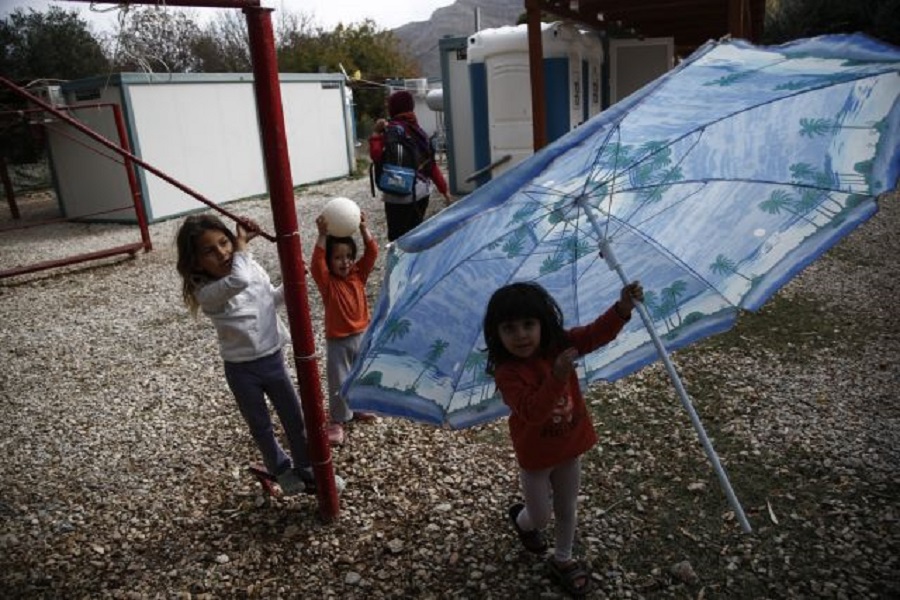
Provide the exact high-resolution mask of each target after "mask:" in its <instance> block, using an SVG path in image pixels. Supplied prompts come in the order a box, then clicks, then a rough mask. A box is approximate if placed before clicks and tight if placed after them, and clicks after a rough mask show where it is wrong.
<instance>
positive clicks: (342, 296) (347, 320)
mask: <svg viewBox="0 0 900 600" xmlns="http://www.w3.org/2000/svg"><path fill="white" fill-rule="evenodd" d="M363 243H364V244H365V250H364V251H363V255H362V258H360V259H359V260H358V261H356V264H355V265H353V268H351V269H350V275H348V276H347V278H346V279H341V278H339V277H332V275H331V272H330V271H329V270H328V265H327V263H326V261H325V249H324V248H321V247H319V245H318V244H317V245H316V247H315V249H314V250H313V256H312V265H311V267H310V271H311V273H312V277H313V279H314V280H315V282H316V287H318V288H319V293H320V294H321V295H322V304H324V305H325V337H326V339H335V338H345V337H348V336H351V335H354V334H357V333H361V332H363V331H365V329H366V327H368V326H369V303H368V301H367V300H366V280H368V278H369V274H370V273H371V272H372V269H373V268H374V267H375V259H376V258H378V243H377V242H376V241H375V240H374V239H373V238H372V237H369V239H368V241H364V242H363Z"/></svg>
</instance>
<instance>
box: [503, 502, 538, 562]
mask: <svg viewBox="0 0 900 600" xmlns="http://www.w3.org/2000/svg"><path fill="white" fill-rule="evenodd" d="M524 509H525V505H524V504H522V503H521V502H520V503H519V504H513V505H512V506H510V507H509V520H510V521H512V525H513V528H514V529H515V530H516V533H517V534H519V540H520V541H521V542H522V545H523V546H525V549H526V550H528V551H529V552H534V553H535V554H543V553H544V552H546V551H547V542H545V541H544V536H542V535H541V532H540V531H538V530H536V529H534V530H532V531H525V530H524V529H522V528H521V527H519V524H518V523H517V522H516V519H517V517H518V516H519V513H520V512H522V511H523V510H524Z"/></svg>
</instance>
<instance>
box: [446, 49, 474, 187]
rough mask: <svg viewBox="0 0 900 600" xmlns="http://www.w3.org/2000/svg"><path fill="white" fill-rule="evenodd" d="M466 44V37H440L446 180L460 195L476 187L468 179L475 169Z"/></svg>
mask: <svg viewBox="0 0 900 600" xmlns="http://www.w3.org/2000/svg"><path fill="white" fill-rule="evenodd" d="M467 45H468V39H467V38H465V37H452V38H442V39H441V40H440V51H441V80H442V82H443V93H442V96H443V101H444V127H445V128H446V134H447V174H448V175H449V181H448V182H447V183H448V184H449V185H450V192H451V193H453V194H454V195H457V196H459V195H462V194H468V193H469V192H472V191H474V190H475V183H474V182H473V181H466V180H467V179H468V178H469V177H470V176H471V175H472V174H473V173H474V172H475V139H474V125H473V122H472V93H471V85H470V82H469V67H468V60H467V58H466V57H467V51H466V47H467Z"/></svg>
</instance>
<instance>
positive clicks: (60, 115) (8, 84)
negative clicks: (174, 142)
mask: <svg viewBox="0 0 900 600" xmlns="http://www.w3.org/2000/svg"><path fill="white" fill-rule="evenodd" d="M0 85H3V86H4V87H6V88H8V89H10V90H11V91H12V92H13V93H15V94H18V95H19V96H22V97H23V98H25V99H26V100H28V101H30V102H33V103H34V104H36V105H38V106H40V107H41V108H43V109H44V110H45V111H48V112H50V113H53V114H54V115H56V116H57V117H58V118H59V119H60V120H62V121H65V122H66V123H68V124H69V125H71V126H72V127H74V128H75V129H77V130H79V131H81V132H82V133H84V134H85V135H87V136H88V137H90V138H92V139H94V140H96V141H98V142H100V143H101V144H103V145H104V146H106V147H107V148H109V149H110V150H113V151H114V152H117V153H119V154H121V155H122V156H124V157H125V158H127V159H130V160H131V161H132V162H134V163H136V164H139V165H141V166H142V167H143V168H144V169H146V170H147V171H150V172H151V173H153V174H154V175H156V176H157V177H159V178H160V179H162V180H163V181H165V182H167V183H169V184H171V185H173V186H175V187H177V188H178V189H179V190H181V191H182V192H184V193H186V194H188V195H189V196H192V197H194V198H195V199H197V200H199V201H200V202H202V203H203V204H206V205H207V206H209V207H210V208H212V209H213V210H215V211H217V212H219V213H221V214H223V215H225V216H226V217H228V218H229V219H232V220H233V221H235V222H237V223H240V222H241V221H242V219H241V218H240V217H239V216H237V215H235V214H233V213H231V212H229V211H228V210H226V209H224V208H222V207H221V206H219V205H218V204H216V203H215V202H213V201H212V200H209V199H208V198H205V197H204V196H203V195H201V194H200V192H197V191H195V190H193V189H191V188H189V187H188V186H186V185H184V184H183V183H181V182H180V181H176V180H175V179H173V178H172V177H169V176H168V175H166V174H165V173H163V172H162V171H160V170H159V169H157V168H156V167H154V166H152V165H150V164H148V163H147V162H146V161H144V160H141V159H140V158H139V157H137V156H135V155H134V154H132V153H131V152H128V151H126V150H123V149H122V148H120V147H119V146H118V145H117V144H115V143H114V142H111V141H109V140H108V139H106V138H105V137H103V136H102V135H100V134H99V133H97V132H95V131H93V130H92V129H91V128H89V127H87V126H86V125H84V124H83V123H81V122H79V121H78V120H76V119H73V118H72V117H70V116H69V115H67V114H65V113H63V112H62V111H60V110H57V109H56V107H54V106H52V105H50V104H47V103H46V102H44V101H43V100H42V99H41V98H38V97H37V96H35V95H33V94H30V93H28V92H27V91H26V90H24V89H23V88H21V87H19V86H17V85H16V84H15V83H13V82H12V81H10V80H8V79H6V78H5V77H3V76H2V75H0ZM260 235H261V236H263V237H264V238H266V239H267V240H269V241H270V242H274V241H275V237H274V236H273V235H272V234H270V233H266V232H265V231H261V232H260Z"/></svg>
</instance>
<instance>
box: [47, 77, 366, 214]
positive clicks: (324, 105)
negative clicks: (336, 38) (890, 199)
mask: <svg viewBox="0 0 900 600" xmlns="http://www.w3.org/2000/svg"><path fill="white" fill-rule="evenodd" d="M252 82H253V78H252V75H250V74H220V75H217V74H197V75H193V74H191V75H188V74H169V75H157V74H135V73H122V74H119V75H117V76H114V77H111V78H106V77H102V78H92V79H88V80H79V81H74V82H70V83H68V84H65V85H64V86H63V93H64V94H65V96H66V100H67V102H68V103H69V104H70V105H72V104H76V103H78V102H79V101H82V102H91V103H94V102H98V101H108V102H114V103H116V104H119V105H120V106H121V108H122V111H123V113H124V114H125V118H126V127H127V129H128V135H129V138H130V143H131V147H132V151H133V152H134V154H135V155H136V156H138V157H140V158H141V159H142V160H144V161H146V162H147V163H149V164H150V165H152V166H153V167H155V168H157V169H159V170H161V171H162V172H164V173H165V174H166V175H168V176H170V177H172V178H173V179H175V180H177V181H179V182H181V183H182V184H184V185H186V186H188V187H190V188H191V189H194V190H196V191H197V192H199V193H200V194H202V195H203V196H205V197H206V198H208V199H210V200H212V201H213V202H216V203H225V202H229V201H232V200H237V199H241V198H246V197H250V196H255V195H260V194H266V193H268V189H267V182H266V176H265V167H264V159H263V153H262V147H261V138H260V132H259V125H258V121H257V112H256V100H255V95H254V90H253V84H252ZM348 91H349V90H347V89H346V88H345V86H344V77H343V76H342V75H333V74H316V75H295V74H290V75H282V76H281V95H282V105H283V110H284V119H285V134H286V136H287V141H288V153H289V155H290V161H291V176H292V179H293V184H294V185H295V186H296V185H302V184H307V183H312V182H316V181H322V180H326V179H333V178H338V177H345V176H347V175H349V174H350V173H351V172H352V170H353V168H354V166H355V160H354V149H353V143H352V134H351V129H352V115H348V111H347V110H346V107H347V105H348V101H347V97H346V95H347V92H348ZM106 137H109V138H110V139H116V137H115V135H112V136H110V135H107V136H106ZM313 140H314V142H312V141H313ZM50 148H51V157H52V163H53V169H54V176H55V178H56V184H57V191H58V193H59V198H60V202H61V204H62V207H63V210H64V212H65V213H66V214H67V216H72V215H73V214H91V213H96V212H97V211H98V207H103V206H106V205H111V206H121V205H122V204H127V203H128V202H130V198H129V197H128V196H125V197H124V198H123V197H120V196H121V193H122V190H126V192H127V189H128V188H127V180H126V179H125V177H126V175H125V171H124V169H123V168H122V167H121V166H119V165H116V167H115V168H112V169H105V168H98V166H97V165H98V164H99V163H97V161H96V156H95V153H93V152H90V151H89V150H87V149H86V148H84V147H83V146H81V145H78V144H71V143H63V142H62V141H61V139H56V138H54V137H51V139H50ZM108 152H109V151H107V153H108ZM137 173H138V185H139V187H140V190H141V194H142V199H143V202H144V208H145V210H146V213H147V217H148V220H149V221H150V222H153V221H157V220H160V219H166V218H171V217H174V216H178V215H182V214H186V213H190V212H193V211H196V210H199V209H202V208H205V205H204V204H202V203H200V202H199V201H197V200H196V199H194V198H193V197H191V196H190V195H188V194H186V193H184V192H182V191H181V190H179V189H177V188H176V187H174V186H173V185H171V184H169V183H167V182H165V181H163V180H161V179H159V178H158V177H156V176H155V175H153V174H151V173H148V172H146V171H144V170H143V169H141V168H138V169H137ZM121 214H122V216H121V217H117V216H116V214H115V213H112V214H109V215H105V216H103V217H102V218H103V219H105V220H123V221H133V220H134V213H133V211H131V212H130V213H127V214H126V213H125V212H123V213H121Z"/></svg>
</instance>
